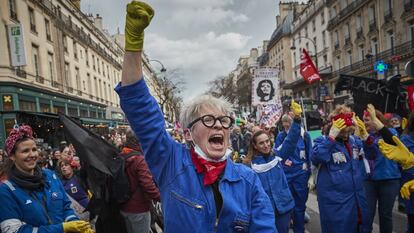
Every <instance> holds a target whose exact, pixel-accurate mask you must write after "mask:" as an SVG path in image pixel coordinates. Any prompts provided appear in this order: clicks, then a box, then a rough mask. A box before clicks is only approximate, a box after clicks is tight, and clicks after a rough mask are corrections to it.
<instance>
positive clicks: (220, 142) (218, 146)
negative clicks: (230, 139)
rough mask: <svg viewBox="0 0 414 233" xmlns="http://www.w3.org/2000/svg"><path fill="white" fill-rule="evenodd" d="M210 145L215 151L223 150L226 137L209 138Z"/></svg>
mask: <svg viewBox="0 0 414 233" xmlns="http://www.w3.org/2000/svg"><path fill="white" fill-rule="evenodd" d="M208 143H209V145H210V147H211V148H212V149H213V150H223V148H224V135H222V134H213V135H211V136H210V137H209V138H208Z"/></svg>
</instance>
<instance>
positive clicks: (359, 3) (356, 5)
mask: <svg viewBox="0 0 414 233" xmlns="http://www.w3.org/2000/svg"><path fill="white" fill-rule="evenodd" d="M333 2H334V1H333ZM368 2H369V1H366V0H355V1H353V2H352V3H351V4H349V5H348V6H347V7H345V9H343V10H342V11H340V12H339V14H338V15H337V16H335V17H334V18H332V19H331V20H330V21H329V23H328V30H329V31H331V30H332V29H333V28H335V27H336V26H338V25H339V24H341V23H342V22H343V21H344V20H345V19H346V18H348V17H349V16H350V15H351V14H352V13H354V12H355V11H357V10H358V9H360V8H361V7H363V6H364V5H365V4H367V3H368ZM327 4H328V3H327ZM328 6H329V5H328Z"/></svg>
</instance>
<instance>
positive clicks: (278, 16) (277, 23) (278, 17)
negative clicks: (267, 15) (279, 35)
mask: <svg viewBox="0 0 414 233" xmlns="http://www.w3.org/2000/svg"><path fill="white" fill-rule="evenodd" d="M281 23H282V22H280V15H277V16H276V27H279V24H281Z"/></svg>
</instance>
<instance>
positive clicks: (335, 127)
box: [329, 118, 346, 139]
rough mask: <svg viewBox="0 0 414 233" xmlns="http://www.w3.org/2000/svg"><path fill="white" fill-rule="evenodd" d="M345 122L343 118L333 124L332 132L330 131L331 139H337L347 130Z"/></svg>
mask: <svg viewBox="0 0 414 233" xmlns="http://www.w3.org/2000/svg"><path fill="white" fill-rule="evenodd" d="M345 128H346V125H345V120H344V119H342V118H338V119H337V120H334V121H333V122H332V126H331V130H329V137H330V138H332V139H335V138H336V137H337V136H338V134H339V133H340V132H341V130H343V129H345Z"/></svg>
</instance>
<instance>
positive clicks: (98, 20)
mask: <svg viewBox="0 0 414 233" xmlns="http://www.w3.org/2000/svg"><path fill="white" fill-rule="evenodd" d="M93 24H95V26H96V27H97V28H99V30H101V31H102V30H103V25H102V17H101V16H100V15H99V14H96V17H95V18H94V19H93Z"/></svg>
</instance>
